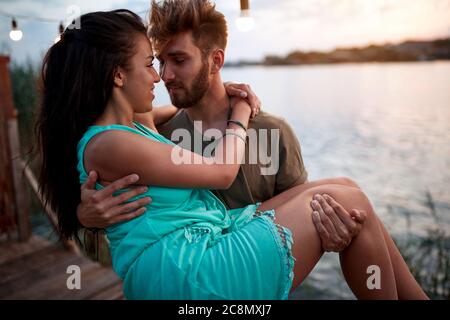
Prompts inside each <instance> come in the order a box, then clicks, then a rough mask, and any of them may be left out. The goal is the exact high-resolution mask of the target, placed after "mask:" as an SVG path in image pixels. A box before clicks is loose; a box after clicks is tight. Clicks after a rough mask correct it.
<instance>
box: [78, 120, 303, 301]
mask: <svg viewBox="0 0 450 320" xmlns="http://www.w3.org/2000/svg"><path fill="white" fill-rule="evenodd" d="M134 126H135V127H134V128H132V127H128V126H123V125H109V126H91V127H89V128H88V130H87V131H86V133H85V134H84V136H83V137H82V139H81V140H80V141H79V143H78V149H77V151H78V171H79V173H80V183H84V182H85V181H86V179H87V172H86V170H85V168H84V161H83V158H84V150H85V148H86V145H87V144H88V143H89V141H90V140H91V139H92V138H93V137H94V136H95V135H97V134H99V133H102V132H104V131H107V130H124V131H129V132H132V133H135V134H137V135H141V136H145V137H147V138H148V139H152V140H155V141H159V142H161V143H165V144H169V145H174V144H173V143H172V142H171V141H170V140H168V139H166V138H164V137H163V136H162V135H160V134H158V133H157V132H155V131H153V130H151V129H149V128H147V127H145V126H143V125H141V124H139V123H137V122H135V123H134ZM148 165H149V166H151V165H152V164H151V163H149V164H148ZM96 188H97V189H101V188H103V187H102V186H101V185H100V184H97V185H96ZM125 191H126V189H124V190H120V191H119V192H118V193H122V192H125ZM147 196H149V197H151V198H152V202H151V203H150V204H149V205H147V211H146V212H145V213H144V214H143V215H141V216H140V217H137V218H135V219H133V220H131V221H127V222H123V223H118V224H115V225H113V226H110V227H108V228H106V234H107V237H108V240H109V242H110V252H111V257H112V266H113V269H114V271H115V272H116V273H117V274H118V275H119V276H120V278H121V279H122V280H123V291H124V295H125V297H126V298H127V299H175V300H178V299H183V300H184V299H196V300H197V299H202V300H210V299H246V300H247V299H268V300H273V299H287V298H288V294H289V291H290V288H291V286H292V279H293V266H294V260H295V259H294V258H293V256H292V254H291V246H292V235H291V232H290V230H289V229H287V228H284V227H281V226H280V225H277V224H275V223H274V221H273V220H274V218H275V211H274V210H270V211H259V210H257V209H258V206H259V204H252V205H248V206H246V207H244V208H239V209H233V210H227V209H226V208H225V206H224V205H223V204H222V202H221V201H220V200H219V199H218V198H217V197H216V196H215V195H214V194H213V193H212V192H211V191H209V190H207V189H194V188H171V187H159V186H149V189H148V192H146V193H145V194H142V195H140V196H138V197H135V198H133V199H131V200H130V201H132V200H136V199H138V198H141V197H147Z"/></svg>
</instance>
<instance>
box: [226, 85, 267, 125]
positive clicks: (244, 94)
mask: <svg viewBox="0 0 450 320" xmlns="http://www.w3.org/2000/svg"><path fill="white" fill-rule="evenodd" d="M224 86H225V90H226V91H227V94H228V95H229V96H230V97H240V98H242V99H245V100H246V101H247V102H248V104H249V105H250V108H251V110H252V114H251V117H252V118H254V117H255V116H256V115H257V114H258V113H259V111H260V110H261V101H260V100H259V98H258V97H257V96H256V94H255V93H254V92H253V91H252V89H251V88H250V85H248V84H244V83H233V82H224Z"/></svg>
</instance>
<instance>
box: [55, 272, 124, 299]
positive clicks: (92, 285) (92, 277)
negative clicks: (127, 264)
mask: <svg viewBox="0 0 450 320" xmlns="http://www.w3.org/2000/svg"><path fill="white" fill-rule="evenodd" d="M119 282H120V279H119V277H118V276H117V275H116V274H115V273H114V271H112V270H111V269H108V268H104V267H102V268H99V269H93V270H91V271H90V272H83V271H82V275H81V289H80V290H63V291H61V292H59V293H58V295H57V299H63V300H67V299H70V300H81V299H89V297H91V296H93V295H95V294H98V293H99V292H102V291H103V290H106V289H108V288H110V287H111V286H113V285H116V284H117V283H119Z"/></svg>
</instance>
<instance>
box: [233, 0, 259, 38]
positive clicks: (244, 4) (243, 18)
mask: <svg viewBox="0 0 450 320" xmlns="http://www.w3.org/2000/svg"><path fill="white" fill-rule="evenodd" d="M254 26H255V19H253V17H251V16H250V0H241V15H240V17H239V18H238V19H237V20H236V27H237V28H238V30H239V31H242V32H247V31H250V30H252V29H253V27H254Z"/></svg>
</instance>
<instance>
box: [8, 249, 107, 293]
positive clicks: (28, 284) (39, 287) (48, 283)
mask: <svg viewBox="0 0 450 320" xmlns="http://www.w3.org/2000/svg"><path fill="white" fill-rule="evenodd" d="M72 264H73V265H78V266H79V267H80V269H81V270H82V271H81V272H82V274H83V273H84V272H89V271H90V270H92V269H98V268H100V267H99V266H98V265H96V264H94V263H93V262H91V261H89V260H87V259H85V258H81V257H78V259H77V260H75V261H73V262H71V263H69V264H68V263H66V262H65V261H60V262H58V263H57V264H56V265H54V266H52V267H51V268H45V269H41V270H40V271H39V273H38V274H33V273H30V274H27V276H26V277H23V278H20V279H19V280H17V281H13V282H12V283H8V284H7V285H4V286H2V287H6V288H5V289H3V288H2V290H5V291H7V292H6V293H5V295H3V296H0V298H2V299H11V300H15V299H57V298H58V292H62V291H65V290H67V291H69V289H67V285H66V282H67V278H68V277H69V275H68V274H67V273H66V270H67V267H68V266H69V265H72ZM81 279H83V275H82V277H81Z"/></svg>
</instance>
